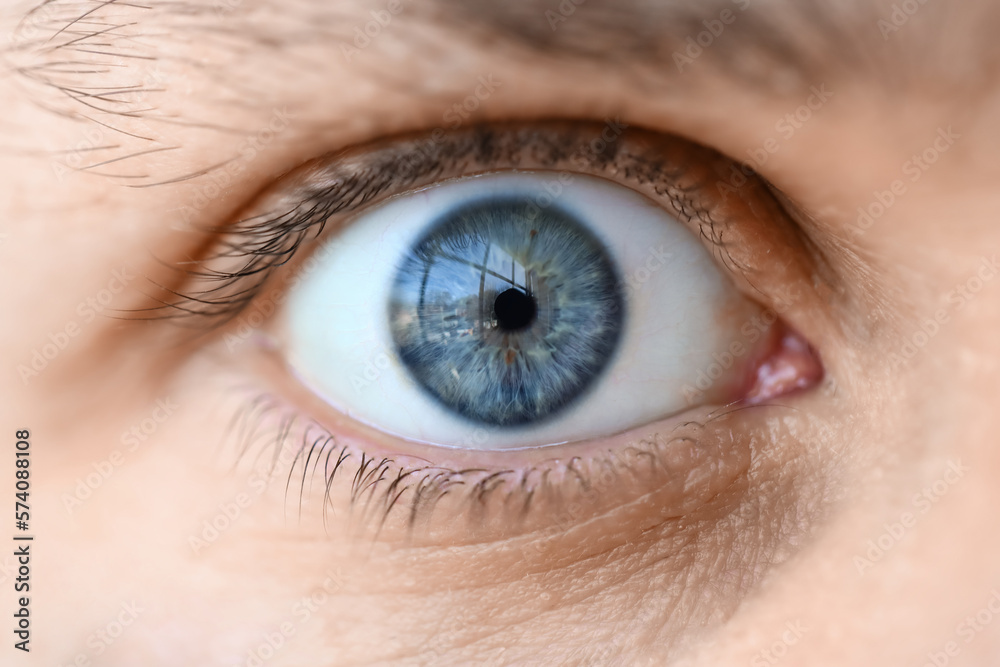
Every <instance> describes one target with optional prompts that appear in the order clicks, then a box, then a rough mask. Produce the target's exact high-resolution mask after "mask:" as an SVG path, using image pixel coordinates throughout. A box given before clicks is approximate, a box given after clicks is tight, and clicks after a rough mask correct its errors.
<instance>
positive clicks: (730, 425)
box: [229, 346, 769, 548]
mask: <svg viewBox="0 0 1000 667" xmlns="http://www.w3.org/2000/svg"><path fill="white" fill-rule="evenodd" d="M250 347H251V348H252V347H253V346H250ZM245 352H246V353H241V354H240V356H241V358H242V357H247V359H245V363H242V364H241V366H242V367H244V368H247V369H253V372H254V375H255V376H256V377H263V378H265V379H266V380H267V381H268V384H270V385H271V386H269V387H267V388H264V387H261V386H259V385H256V382H253V383H251V384H248V385H245V386H243V387H242V388H240V389H239V390H238V391H237V400H238V407H237V416H236V418H234V420H233V422H232V423H233V427H232V428H231V432H230V436H231V442H230V443H229V445H230V447H231V449H232V451H233V452H234V455H235V456H237V457H238V460H239V462H240V463H241V464H242V465H247V464H249V463H252V462H255V461H259V462H264V463H266V464H267V465H268V467H269V468H270V467H272V466H273V469H272V470H270V471H269V473H268V474H269V475H272V476H277V477H279V478H280V479H277V480H276V482H275V483H276V486H279V485H280V486H281V487H283V488H285V489H286V493H285V497H284V502H285V505H286V507H285V511H286V514H287V515H288V516H293V515H294V512H297V511H301V516H300V517H299V519H298V520H299V521H300V522H301V523H302V524H303V525H304V527H305V528H306V529H307V530H309V529H310V525H311V526H312V529H315V530H321V529H324V528H325V530H326V532H327V533H328V534H330V535H331V536H336V535H343V534H347V535H350V536H351V537H352V538H353V539H362V540H372V539H376V540H378V541H381V542H389V543H401V544H406V545H409V546H419V545H430V544H448V545H457V544H468V543H478V542H483V541H487V542H488V541H494V540H497V539H510V538H512V537H514V536H516V535H534V536H535V537H539V536H541V537H543V538H544V537H547V536H548V537H554V536H555V535H557V534H564V533H570V532H572V529H573V528H575V527H579V526H583V525H587V526H589V527H588V529H587V534H588V535H589V537H588V538H587V540H588V544H590V546H589V547H588V548H594V547H595V545H596V544H597V542H595V540H597V539H598V537H599V536H600V535H603V534H605V533H607V534H608V535H612V536H613V535H617V536H618V538H620V537H621V536H622V535H624V534H633V535H634V534H638V533H641V532H642V531H645V530H648V529H650V528H652V527H654V526H656V525H659V524H660V523H663V522H665V521H669V520H673V519H679V518H683V517H687V516H691V515H695V514H698V513H699V512H700V510H702V509H703V508H704V507H705V506H706V504H707V503H709V502H710V501H711V500H712V499H713V498H715V497H716V496H717V495H718V494H720V493H721V492H722V491H723V490H725V489H727V488H729V487H731V486H732V485H733V484H734V482H735V481H736V480H737V479H739V478H740V477H741V476H743V475H745V474H746V472H747V470H748V468H749V465H750V452H751V443H753V442H756V441H759V440H760V439H761V437H762V432H761V431H759V429H757V428H756V427H755V426H754V423H755V421H756V420H755V419H754V418H753V416H754V415H755V414H758V413H760V414H763V413H764V412H765V411H767V410H769V408H768V407H767V406H760V407H758V408H748V407H730V408H716V409H712V408H700V409H696V410H693V411H689V412H688V413H686V414H685V415H683V416H681V417H679V418H678V417H674V418H670V419H665V420H663V421H661V422H658V423H655V424H649V425H646V426H643V427H640V428H637V429H633V430H631V431H629V432H627V433H623V434H620V435H616V436H613V437H610V438H604V439H601V440H598V441H594V442H589V443H574V444H572V445H566V446H552V447H546V448H540V449H534V450H521V451H516V450H515V451H507V452H481V451H468V450H444V449H442V448H432V447H429V446H427V447H423V446H419V445H414V444H412V443H403V442H399V441H396V440H395V439H392V438H390V437H389V436H386V435H384V434H381V433H380V432H377V431H374V430H370V429H367V428H366V427H364V426H362V425H360V424H356V423H354V422H352V421H351V420H350V419H349V418H348V417H344V416H337V415H330V414H329V413H328V412H324V411H323V408H322V406H321V405H320V404H318V403H316V402H315V399H314V398H312V397H310V396H309V395H308V392H306V391H305V390H301V389H296V388H295V387H292V386H283V385H284V384H291V383H287V382H284V383H283V381H282V378H281V375H280V374H279V373H277V372H276V370H277V369H276V368H274V366H273V365H271V367H270V369H269V368H268V366H269V362H268V361H266V360H261V359H252V358H249V357H252V356H261V355H255V354H254V351H253V350H249V349H248V350H246V351H245ZM262 356H266V355H262ZM241 360H242V359H241ZM251 387H252V388H251ZM286 396H287V397H288V398H284V397H286ZM755 411H756V412H755ZM319 415H322V417H321V418H317V417H318V416H319ZM338 462H339V463H338ZM334 469H336V472H335V473H334ZM331 478H332V479H331ZM397 478H401V481H397ZM348 510H349V511H348ZM599 526H604V527H603V528H599ZM618 538H612V539H618ZM591 543H592V544H591Z"/></svg>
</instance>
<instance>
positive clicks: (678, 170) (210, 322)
mask: <svg viewBox="0 0 1000 667" xmlns="http://www.w3.org/2000/svg"><path fill="white" fill-rule="evenodd" d="M604 127H605V125H599V124H593V123H564V122H559V121H548V122H541V123H533V124H530V125H525V124H494V125H489V126H479V127H473V128H469V129H466V130H460V131H456V132H452V133H449V134H446V135H445V137H444V139H442V140H440V141H435V140H429V139H426V138H422V137H419V136H414V135H408V136H405V137H400V138H395V139H391V140H386V141H384V142H380V143H379V144H377V145H374V146H368V147H364V148H363V149H360V150H358V151H344V152H342V153H339V154H336V155H333V156H324V157H322V158H318V159H316V160H312V161H310V162H307V163H306V164H305V165H303V166H302V167H301V168H300V169H298V170H296V171H294V172H292V173H291V174H290V175H289V176H287V177H285V178H282V179H280V180H279V181H278V182H277V183H276V184H275V186H274V187H273V188H272V189H269V190H268V191H266V192H264V193H262V195H261V196H260V197H258V199H257V202H258V203H255V204H254V205H252V206H251V208H250V209H248V210H250V211H251V212H253V211H258V210H259V211H263V212H261V213H253V214H251V215H249V216H247V217H239V218H238V219H237V220H236V221H235V222H233V223H231V224H227V225H222V226H220V227H217V228H209V229H206V230H205V231H206V232H207V233H209V234H211V235H212V236H215V237H216V238H218V239H219V240H218V241H216V242H215V243H214V244H213V246H214V249H213V250H211V251H210V252H208V253H206V254H205V256H204V257H202V258H201V259H198V260H195V261H192V262H190V263H188V264H186V265H183V266H182V267H181V272H182V276H181V281H182V282H183V283H184V285H185V287H184V291H181V290H174V289H170V288H163V289H164V290H165V294H164V295H163V298H161V299H159V302H160V303H159V305H158V306H156V307H154V308H151V309H148V310H147V311H143V312H142V313H139V314H136V315H137V317H139V318H143V319H149V318H154V319H160V318H167V319H177V320H188V319H190V318H195V321H196V322H197V323H198V324H199V326H200V327H203V328H208V329H210V330H211V329H218V328H221V327H223V325H225V324H226V323H228V322H230V321H231V320H233V319H234V318H235V317H237V316H238V315H239V314H240V313H241V312H244V310H245V309H247V307H248V305H249V304H251V303H252V302H254V301H255V300H257V298H258V295H259V294H260V292H261V291H262V289H263V288H264V286H265V284H266V283H267V282H268V280H269V279H270V277H271V276H272V275H273V274H274V272H275V271H276V270H277V269H279V268H281V267H284V266H286V265H289V264H292V263H293V259H298V255H300V254H301V253H302V249H303V248H304V247H305V246H306V245H308V244H309V243H310V242H311V241H314V240H315V239H317V238H318V237H320V236H322V235H323V232H324V231H325V230H326V228H327V225H328V224H330V225H331V226H336V225H339V224H340V221H341V219H342V218H344V217H346V216H348V215H349V214H350V213H352V212H354V211H357V210H360V209H363V208H364V207H365V206H366V205H368V204H370V203H373V202H375V201H376V200H380V199H384V198H387V197H389V196H392V195H394V194H397V193H402V192H406V191H412V190H413V189H416V188H418V187H421V186H423V185H425V184H430V183H433V182H437V181H440V180H443V179H444V178H448V177H450V175H451V174H456V173H457V175H466V174H469V173H479V172H485V171H496V170H497V169H498V168H505V169H513V168H518V167H519V166H521V165H522V164H524V163H525V162H528V161H531V163H532V164H531V166H530V168H532V169H538V168H542V169H550V170H553V171H557V170H560V169H567V168H571V169H572V170H576V171H580V172H583V173H588V172H596V173H598V174H601V173H609V172H610V173H613V174H616V175H618V176H620V177H622V178H624V179H626V180H628V181H629V182H633V183H637V184H642V185H646V186H647V187H650V188H651V189H652V190H653V191H654V192H655V193H656V194H657V195H659V196H660V197H661V198H665V199H666V200H668V201H669V203H670V205H671V207H672V208H673V210H674V212H675V214H676V215H677V217H678V219H679V220H680V221H681V222H682V223H684V222H686V223H689V224H692V225H694V226H695V228H696V230H697V233H698V234H699V235H700V236H701V237H702V239H703V240H704V241H705V242H706V243H707V245H708V246H710V248H711V249H712V250H713V251H714V253H715V254H716V256H717V259H718V260H719V261H720V263H722V264H723V265H724V267H725V269H726V270H727V271H728V272H730V273H732V274H734V275H739V274H741V272H744V271H745V270H746V267H743V266H741V265H740V263H739V262H738V261H737V260H736V259H734V257H733V254H732V253H731V252H730V247H731V246H730V242H729V241H728V240H727V234H726V232H727V225H726V224H724V223H725V222H728V221H727V220H725V218H724V217H723V218H722V222H720V221H719V220H717V219H716V217H714V216H713V215H712V211H713V206H712V204H711V201H706V196H705V195H704V194H703V193H704V190H705V183H706V182H708V181H711V180H713V179H714V180H718V177H717V176H716V174H718V173H721V172H720V171H719V170H720V169H722V168H724V166H727V165H730V164H732V163H731V161H729V160H728V159H727V158H725V157H723V156H721V155H719V154H717V153H715V152H714V151H711V150H710V149H706V148H703V147H700V146H696V145H694V144H690V143H688V142H685V141H682V140H679V139H674V138H670V137H665V136H663V135H659V134H654V133H648V132H645V131H642V130H626V132H627V133H628V136H627V139H628V142H625V141H615V142H611V143H610V144H609V143H607V142H605V148H604V149H603V150H600V151H595V150H591V151H587V150H581V147H582V146H588V145H593V144H589V143H588V140H590V141H592V140H593V139H594V137H599V136H600V133H601V131H602V130H603V128H604ZM626 143H627V144H628V146H633V147H638V148H639V149H641V150H637V151H630V150H627V149H623V148H622V145H624V144H626ZM498 162H502V163H505V164H504V166H503V167H498V166H497V163H498ZM720 165H723V166H721V167H720ZM713 170H714V171H713ZM303 174H305V175H304V176H303ZM748 182H749V183H750V184H753V185H757V184H759V183H760V184H762V181H758V180H756V179H753V178H751V179H749V181H748ZM744 187H747V186H744ZM761 191H762V193H764V194H761V195H759V196H762V197H764V196H767V195H766V192H767V191H766V190H765V189H763V188H762V189H761ZM741 192H744V191H743V190H741ZM333 220H336V221H337V222H336V223H333V222H332V221H333ZM289 268H291V269H294V267H289ZM290 275H291V276H294V275H295V273H294V271H292V272H291V273H290ZM150 313H151V315H150ZM252 391H254V393H252V394H250V395H249V396H247V395H246V393H245V389H241V390H240V392H239V393H240V394H241V395H242V396H243V399H242V400H241V403H240V406H239V407H238V408H237V410H236V414H235V415H234V416H233V420H232V422H231V429H230V432H229V435H230V437H232V438H233V439H234V441H235V442H236V443H237V449H238V452H237V453H238V459H237V460H238V461H242V460H245V459H248V458H250V457H252V458H253V459H254V460H259V459H260V457H261V456H263V455H264V452H266V451H267V450H268V449H272V448H273V452H272V460H271V463H270V465H269V467H268V471H267V474H268V475H269V476H270V475H273V474H274V473H275V472H276V470H277V464H278V463H279V457H280V455H281V454H282V452H287V451H294V452H295V455H294V457H293V458H292V460H291V462H290V464H289V469H288V472H287V475H288V476H287V479H286V481H285V502H286V506H287V503H288V492H289V491H290V490H291V489H292V488H293V485H294V484H296V483H297V484H298V487H299V489H298V496H299V497H298V503H297V504H298V507H299V513H300V517H301V508H302V505H303V500H304V498H305V496H306V493H307V489H306V478H307V477H309V476H310V466H311V468H312V473H311V475H312V476H311V477H310V481H309V486H310V488H311V486H312V479H313V478H315V477H316V476H317V475H318V473H319V462H320V460H322V461H323V482H324V494H323V505H322V507H323V519H324V523H326V521H327V509H328V507H333V506H334V505H333V503H332V498H331V491H332V489H333V485H334V480H335V479H340V477H342V476H343V475H344V474H345V472H346V471H348V470H351V469H352V468H353V471H354V472H353V476H352V477H351V480H352V482H351V486H350V492H349V499H350V507H351V508H352V510H351V511H352V512H354V511H355V510H357V509H358V508H360V510H359V511H360V515H361V517H362V519H363V521H362V522H361V524H362V525H363V526H364V525H368V524H369V522H368V519H371V518H375V517H378V521H377V523H375V524H374V525H375V526H376V528H375V531H374V538H377V537H378V535H379V532H380V531H381V528H382V526H383V525H384V524H385V522H386V521H387V519H388V518H389V517H390V515H391V514H392V513H393V512H394V511H396V510H399V509H401V508H404V507H405V508H407V512H406V514H407V522H406V523H407V526H408V528H409V534H410V536H411V537H413V534H414V529H415V528H416V527H417V526H418V525H423V524H424V521H423V520H424V519H425V518H429V516H430V514H431V513H432V512H433V510H434V508H435V507H436V506H437V505H438V503H439V501H440V500H441V499H442V498H444V497H445V496H448V495H456V494H457V492H458V491H459V490H461V492H462V495H463V497H464V503H465V509H466V511H465V514H466V515H467V516H468V517H469V518H470V519H472V518H474V517H477V516H480V517H481V516H482V515H483V514H484V513H488V511H498V510H497V508H499V511H504V512H507V513H508V516H506V518H507V523H506V524H505V525H508V526H509V525H511V524H512V525H516V523H517V522H518V521H520V522H521V523H523V522H524V521H525V520H526V518H527V514H528V511H529V509H531V508H535V507H538V506H539V504H541V503H540V499H541V498H544V499H545V503H547V504H549V505H550V509H551V511H552V512H554V513H558V512H559V511H561V510H560V509H559V508H560V507H565V506H566V504H567V503H568V502H569V500H570V499H572V498H577V499H579V497H580V496H581V494H588V493H590V491H589V490H590V489H592V488H593V486H594V485H593V479H592V475H590V474H588V471H586V470H583V469H582V468H581V462H582V460H581V459H580V458H579V457H575V458H571V459H570V460H569V461H567V462H560V461H559V460H557V459H552V460H550V461H545V462H542V463H540V464H538V465H533V466H529V467H526V468H525V467H521V468H517V469H513V468H512V469H508V468H504V467H502V466H497V467H492V468H491V467H477V468H461V467H456V468H449V467H446V466H437V465H430V464H424V463H422V462H414V463H410V462H408V461H407V459H408V458H416V457H406V456H401V457H384V458H382V457H377V456H374V455H369V454H367V453H365V452H364V451H363V450H362V449H360V448H357V447H354V446H352V445H347V444H341V443H340V441H339V439H338V437H337V436H336V435H334V434H333V433H331V432H330V430H328V429H326V428H325V427H323V426H322V425H321V424H320V423H319V422H317V421H316V420H315V419H312V418H310V417H308V416H306V413H305V412H303V411H302V410H301V409H300V408H298V407H297V406H295V405H293V404H292V403H293V402H292V401H288V400H287V399H284V398H281V397H279V395H280V394H282V393H283V392H275V393H261V392H260V390H259V387H258V388H257V389H256V390H252ZM766 405H767V404H762V405H757V406H739V407H736V408H733V407H731V406H725V407H723V408H718V411H717V412H710V413H707V414H704V415H703V419H702V421H698V420H696V419H689V420H687V421H685V422H683V423H681V424H678V425H676V427H675V428H677V429H680V431H681V434H680V435H677V436H676V438H674V437H673V436H672V437H671V438H669V439H666V440H664V439H662V438H660V437H659V436H657V437H655V438H652V439H651V441H649V442H640V443H637V444H635V445H634V446H632V447H630V448H625V449H622V450H619V451H611V450H606V451H603V452H601V453H600V456H599V457H595V458H594V459H593V460H592V461H589V462H588V463H587V467H589V472H593V471H595V470H598V469H604V470H611V471H612V472H613V474H615V475H621V474H629V475H633V476H634V475H635V474H637V473H636V468H637V467H642V466H640V465H639V463H638V462H639V461H646V462H647V463H648V464H649V470H650V471H658V470H659V471H667V470H668V469H669V466H668V465H665V464H664V463H663V460H662V457H661V456H660V451H661V450H662V449H663V448H668V447H669V446H670V445H671V444H672V443H674V442H677V441H678V440H680V441H694V442H696V443H697V444H698V446H699V447H701V446H702V445H703V443H704V441H703V440H702V435H701V434H702V432H703V431H705V430H706V429H707V428H708V427H709V426H710V425H716V426H720V427H721V428H723V429H725V432H726V433H727V436H726V437H727V438H729V439H731V440H734V439H737V438H738V437H739V434H738V433H739V429H733V430H732V431H729V430H728V428H727V427H726V426H725V423H726V421H727V420H726V419H725V418H726V417H728V416H730V415H733V414H735V413H737V412H740V411H742V410H747V409H751V407H753V408H754V409H758V408H764V407H766ZM297 425H298V426H297ZM256 443H264V444H263V445H262V446H261V447H260V448H259V449H257V446H256ZM290 445H291V447H289V446H290ZM254 449H257V452H256V454H254V453H253V450H254ZM709 449H710V447H709ZM663 479H668V478H663ZM566 480H572V481H573V484H575V486H573V485H568V484H566V483H565V481H566ZM660 483H661V484H662V483H663V480H661V482H660ZM497 499H499V500H497Z"/></svg>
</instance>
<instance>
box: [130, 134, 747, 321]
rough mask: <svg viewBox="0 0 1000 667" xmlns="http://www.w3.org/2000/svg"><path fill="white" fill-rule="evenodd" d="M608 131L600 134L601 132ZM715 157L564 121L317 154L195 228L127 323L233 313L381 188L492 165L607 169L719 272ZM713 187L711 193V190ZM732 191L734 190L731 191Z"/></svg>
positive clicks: (728, 261)
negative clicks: (650, 199) (195, 248)
mask: <svg viewBox="0 0 1000 667" xmlns="http://www.w3.org/2000/svg"><path fill="white" fill-rule="evenodd" d="M609 130H610V131H609ZM719 160H726V161H727V163H728V162H731V161H728V160H727V159H725V158H723V157H722V156H720V155H719V154H717V153H716V152H715V151H712V150H711V149H708V148H704V147H702V146H699V145H696V144H693V143H691V142H688V141H686V140H684V139H680V138H677V137H672V136H669V135H663V134H660V133H653V132H648V131H645V130H639V129H632V128H629V127H628V126H627V125H626V124H625V123H621V122H620V121H618V120H617V119H615V120H609V121H608V122H606V123H604V124H598V123H579V122H569V121H543V122H537V123H520V122H519V123H496V124H488V125H480V126H474V127H470V128H468V129H464V130H457V131H450V132H445V133H443V134H442V135H440V136H438V135H437V133H431V134H430V135H428V134H427V133H418V134H409V135H404V136H402V137H392V138H387V139H384V140H381V141H379V142H376V143H375V144H369V145H364V146H360V147H355V148H351V149H347V150H344V151H341V152H339V153H335V154H330V155H325V156H322V157H319V158H315V159H313V160H310V161H308V162H306V163H305V164H304V165H302V166H301V167H299V168H298V169H295V170H293V171H292V172H290V173H288V174H287V175H286V176H284V177H282V178H280V179H279V180H278V181H277V182H275V183H274V184H273V185H272V186H270V187H269V188H268V189H267V190H265V191H264V192H263V193H262V194H260V195H259V196H258V197H257V198H256V199H255V201H254V202H252V203H251V204H250V205H249V206H248V207H247V208H245V209H243V211H244V214H243V215H244V216H245V217H239V218H238V219H237V220H236V221H234V222H232V223H228V224H223V225H220V226H217V227H214V228H209V229H206V230H205V233H206V234H207V235H211V236H213V237H215V238H217V240H216V241H215V242H214V243H211V244H209V245H210V248H209V249H208V250H207V251H206V254H205V255H204V256H202V257H200V258H197V259H195V260H192V261H190V262H187V263H184V264H181V265H178V266H177V267H176V268H177V270H178V272H179V274H180V275H179V276H178V281H177V282H178V286H176V287H170V286H163V285H156V286H155V287H156V288H158V289H159V290H162V291H161V293H159V294H158V295H156V296H155V297H154V300H155V302H156V303H155V305H153V306H151V307H149V308H146V309H142V310H140V311H134V315H135V318H136V319H170V320H185V319H188V318H195V320H196V326H198V327H200V328H208V329H214V328H218V327H220V326H222V325H224V324H225V323H227V322H229V321H230V320H232V319H233V318H234V317H236V316H237V315H239V313H240V312H242V311H243V310H244V309H245V308H246V307H247V305H248V304H249V303H251V302H252V301H254V300H255V299H256V298H257V296H258V295H259V293H260V292H261V291H262V289H263V287H264V284H265V283H266V282H267V280H268V279H269V277H270V276H271V275H272V273H273V272H274V271H275V270H276V269H278V268H280V267H282V266H284V265H286V264H288V263H289V262H291V261H292V260H293V257H296V256H297V255H298V254H299V253H300V249H301V248H302V246H303V245H306V244H308V243H309V242H310V241H313V240H314V239H316V238H317V237H319V236H321V235H322V233H323V232H324V230H325V228H326V227H327V224H328V223H331V221H333V220H334V219H336V224H340V223H341V222H342V221H343V219H344V218H345V217H347V216H349V215H350V214H351V213H354V212H356V211H359V210H361V209H362V208H364V207H365V206H367V205H370V204H373V203H374V202H378V201H381V200H384V199H386V198H388V197H390V196H394V195H397V194H402V193H404V192H407V191H412V190H415V189H418V188H420V187H425V186H428V185H431V184H434V183H436V182H439V181H441V180H444V179H448V178H456V177H461V176H469V175H473V174H477V173H484V172H489V171H498V170H516V169H540V170H551V171H553V172H556V171H559V172H570V173H572V172H573V171H579V172H581V173H592V174H595V175H597V176H602V175H605V176H607V175H613V176H617V177H618V178H620V179H622V180H625V181H626V182H634V183H637V184H643V185H646V186H651V187H652V188H653V189H654V190H655V192H656V194H657V195H659V196H661V197H664V198H666V199H667V200H668V201H669V203H670V205H671V206H672V208H673V210H674V213H675V214H676V215H677V216H678V218H679V219H681V221H682V222H688V223H690V222H692V221H694V222H695V223H696V224H697V226H698V230H697V233H698V234H699V235H700V236H701V237H702V238H703V239H704V240H705V241H706V242H708V243H709V244H711V245H713V246H715V247H716V249H717V251H718V252H719V253H721V255H722V256H723V258H722V259H723V263H724V264H725V265H726V267H727V268H728V269H729V270H731V271H732V270H739V269H740V267H739V265H738V263H737V262H735V261H733V260H732V258H731V256H729V252H728V248H727V244H726V242H725V241H724V238H723V233H722V231H721V230H720V229H718V228H717V227H716V224H715V220H714V218H713V216H712V214H711V209H712V207H713V206H712V205H713V202H712V199H711V197H707V196H706V195H705V193H703V192H702V190H704V184H705V183H706V182H707V181H709V180H711V179H713V178H716V176H714V175H713V174H712V166H713V164H714V163H716V162H718V161H719ZM714 196H715V195H713V197H714ZM741 196H742V193H741Z"/></svg>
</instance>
